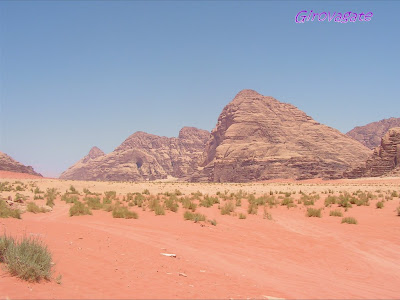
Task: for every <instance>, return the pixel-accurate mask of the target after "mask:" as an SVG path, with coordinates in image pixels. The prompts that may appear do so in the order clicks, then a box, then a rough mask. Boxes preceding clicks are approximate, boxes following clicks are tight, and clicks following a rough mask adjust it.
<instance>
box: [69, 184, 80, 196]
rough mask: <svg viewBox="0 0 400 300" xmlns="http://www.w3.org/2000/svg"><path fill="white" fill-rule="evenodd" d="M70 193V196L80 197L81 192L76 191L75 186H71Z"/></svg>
mask: <svg viewBox="0 0 400 300" xmlns="http://www.w3.org/2000/svg"><path fill="white" fill-rule="evenodd" d="M69 193H70V194H78V195H79V192H78V191H77V190H76V188H75V187H74V186H73V185H71V186H70V187H69Z"/></svg>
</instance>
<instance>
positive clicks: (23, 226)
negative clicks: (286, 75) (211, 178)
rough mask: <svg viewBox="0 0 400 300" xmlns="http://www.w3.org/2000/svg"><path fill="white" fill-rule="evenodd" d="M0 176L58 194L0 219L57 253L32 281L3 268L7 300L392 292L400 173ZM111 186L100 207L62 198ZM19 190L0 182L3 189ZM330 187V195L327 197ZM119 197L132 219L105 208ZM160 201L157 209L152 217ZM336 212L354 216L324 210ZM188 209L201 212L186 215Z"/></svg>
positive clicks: (396, 280) (399, 232)
mask: <svg viewBox="0 0 400 300" xmlns="http://www.w3.org/2000/svg"><path fill="white" fill-rule="evenodd" d="M1 177H2V178H0V183H3V184H4V183H5V182H8V183H6V184H8V185H9V186H13V187H14V188H15V187H16V186H17V185H20V186H21V187H23V189H24V191H19V192H18V193H20V194H23V195H25V196H26V197H27V198H26V200H25V201H26V202H29V201H32V202H35V203H36V204H38V205H39V206H41V205H44V204H45V203H46V198H45V197H43V198H44V199H37V200H33V199H34V195H42V196H44V194H43V193H40V192H39V191H43V192H46V190H47V189H51V188H55V189H57V191H58V192H59V194H58V195H57V197H56V199H55V201H54V204H55V205H54V206H53V209H52V211H50V212H47V213H36V214H35V213H32V212H25V213H23V214H22V215H21V219H14V218H5V219H0V225H1V231H2V233H6V234H7V235H12V236H14V237H23V236H25V237H31V236H32V237H35V238H38V239H40V240H42V241H43V242H44V243H45V244H46V245H47V246H48V249H49V250H50V252H51V253H52V257H53V262H54V266H53V279H52V280H50V281H45V280H42V281H40V282H39V283H32V282H26V281H23V280H21V279H19V278H16V277H12V276H10V275H9V273H7V271H6V269H5V268H4V266H3V267H2V268H1V270H0V274H1V279H0V298H3V299H4V298H8V299H22V298H29V299H34V298H55V299H76V298H79V299H82V298H90V299H101V298H103V299H111V298H113V299H123V298H152V299H153V298H201V299H204V298H214V299H215V298H223V299H228V298H233V299H237V298H258V299H270V298H303V299H304V298H335V299H338V298H341V299H343V298H346V299H349V298H357V299H358V298H369V299H371V298H398V297H399V295H400V226H399V225H400V216H398V212H397V207H399V205H400V203H399V202H400V199H399V197H398V194H399V193H400V179H399V178H377V179H363V180H338V181H323V180H309V181H301V182H296V181H290V180H282V181H279V180H275V181H271V182H260V183H226V184H225V183H224V184H222V183H208V184H207V183H184V182H142V183H131V182H125V183H124V182H84V181H64V180H58V179H46V178H45V179H40V178H24V176H17V175H13V174H8V175H7V174H2V176H1ZM17 177H19V178H17ZM71 186H72V189H71ZM36 188H38V193H36V194H35V193H34V190H35V189H36ZM84 189H85V191H86V193H88V191H90V192H91V193H92V194H91V195H89V194H88V195H85V193H84ZM75 190H76V191H75ZM146 190H147V191H148V192H147V191H146ZM107 191H115V197H110V199H111V204H110V203H109V204H107V205H108V206H107V205H106V204H104V207H108V209H105V208H104V207H101V208H99V209H92V210H91V211H92V215H80V216H70V215H69V211H70V207H72V206H73V205H74V204H73V203H67V202H68V201H65V200H66V199H67V198H68V197H75V196H76V197H78V201H80V202H82V203H87V202H88V201H89V200H88V199H84V198H85V197H86V198H88V197H89V198H90V197H93V198H96V197H97V198H100V201H101V205H103V202H104V203H106V202H107V201H108V200H107V199H108V198H107V197H105V192H107ZM66 192H67V193H66ZM76 192H78V193H79V195H78V194H76ZM143 192H145V193H143ZM74 193H75V194H74ZM96 193H97V195H96ZM129 193H133V194H129ZM111 194H112V193H111ZM15 195H16V192H15V191H2V192H1V197H2V198H3V199H6V198H7V197H8V196H11V197H15ZM138 195H140V196H138ZM207 195H208V196H207ZM252 195H253V196H252ZM62 197H63V200H64V201H63V200H62ZM327 197H331V198H330V199H336V200H335V201H334V202H336V203H331V204H329V201H326V198H327ZM346 197H347V198H348V199H350V200H349V201H350V202H353V204H352V205H351V207H350V204H349V202H348V201H345V200H343V199H345V198H346ZM37 198H40V197H37ZM105 198H107V199H105ZM135 199H137V201H136V200H135ZM75 200H76V199H75ZM342 200H343V201H342ZM207 201H208V203H209V204H210V203H211V206H210V207H206V206H207V204H206V203H207ZM213 201H216V202H219V203H214V204H212V203H213ZM338 201H342V202H340V203H338ZM378 202H382V203H383V207H382V208H377V204H376V203H378ZM190 203H192V204H190ZM196 204H197V207H195V209H194V206H195V205H196ZM201 204H202V205H205V206H201ZM357 204H360V205H357ZM85 205H86V204H85ZM139 205H140V207H139ZM176 205H177V206H176ZM190 205H192V206H190ZM115 206H119V207H123V206H125V207H127V208H128V209H129V210H130V211H134V212H136V213H137V215H138V218H137V219H134V218H132V219H124V218H114V217H113V213H112V211H110V210H112V209H113V207H114V208H115ZM156 206H158V208H157V207H156ZM184 206H186V207H189V206H190V208H189V209H185V208H184ZM249 206H252V207H250V208H249ZM346 206H348V207H347V209H346ZM155 207H156V208H155ZM171 207H175V209H171V210H170V209H169V208H171ZM176 207H177V210H176ZM309 208H315V209H316V210H318V209H321V210H320V211H319V212H320V217H309V216H308V209H309ZM190 209H192V210H194V212H192V210H190ZM107 210H108V211H107ZM158 210H160V211H159V213H162V212H164V213H165V214H164V215H163V214H161V215H156V213H155V212H156V211H158ZM173 210H176V211H173ZM336 210H338V211H340V212H341V213H342V214H343V217H353V218H355V219H356V220H357V224H347V223H342V219H343V217H340V216H339V217H338V216H330V212H331V211H336ZM186 211H190V212H192V213H198V214H202V215H204V216H205V220H204V221H202V220H201V218H198V219H199V220H198V221H196V222H195V221H194V220H186V219H185V218H184V214H185V212H186ZM222 213H225V214H224V215H223V214H222ZM186 214H187V215H190V213H186ZM187 218H188V219H190V217H187ZM215 222H216V223H215ZM162 253H164V254H165V253H166V254H175V255H176V256H175V257H173V256H165V255H162ZM56 278H57V279H56Z"/></svg>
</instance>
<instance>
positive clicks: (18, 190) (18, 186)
mask: <svg viewBox="0 0 400 300" xmlns="http://www.w3.org/2000/svg"><path fill="white" fill-rule="evenodd" d="M15 190H16V191H17V192H23V191H25V189H24V188H23V187H22V186H20V185H17V186H16V187H15Z"/></svg>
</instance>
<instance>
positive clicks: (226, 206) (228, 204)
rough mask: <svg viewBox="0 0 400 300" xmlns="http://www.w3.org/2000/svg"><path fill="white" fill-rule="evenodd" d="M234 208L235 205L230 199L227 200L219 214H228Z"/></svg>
mask: <svg viewBox="0 0 400 300" xmlns="http://www.w3.org/2000/svg"><path fill="white" fill-rule="evenodd" d="M234 210H235V205H234V204H233V202H232V201H228V202H226V203H225V204H224V206H222V207H221V215H230V214H231V212H233V211H234Z"/></svg>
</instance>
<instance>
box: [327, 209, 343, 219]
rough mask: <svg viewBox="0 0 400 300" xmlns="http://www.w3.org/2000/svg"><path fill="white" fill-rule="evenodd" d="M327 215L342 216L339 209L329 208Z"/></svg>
mask: <svg viewBox="0 0 400 300" xmlns="http://www.w3.org/2000/svg"><path fill="white" fill-rule="evenodd" d="M329 215H330V216H332V217H343V213H342V211H341V210H339V209H335V210H331V211H330V212H329Z"/></svg>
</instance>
